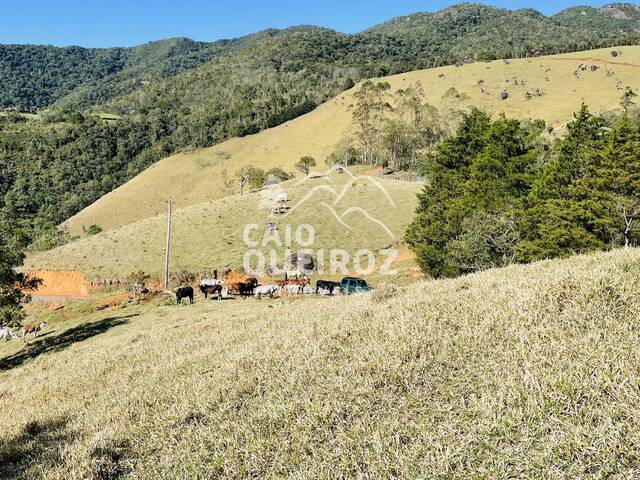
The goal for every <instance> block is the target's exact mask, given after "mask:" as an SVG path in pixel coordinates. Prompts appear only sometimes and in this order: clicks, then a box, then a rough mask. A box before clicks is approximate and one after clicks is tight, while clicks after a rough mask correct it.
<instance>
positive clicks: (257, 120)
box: [0, 4, 640, 228]
mask: <svg viewBox="0 0 640 480" xmlns="http://www.w3.org/2000/svg"><path fill="white" fill-rule="evenodd" d="M620 8H621V9H623V10H618V7H615V8H614V7H609V9H608V10H607V9H599V10H596V9H586V8H585V9H584V14H583V12H582V11H581V12H580V13H579V16H578V19H575V18H574V17H575V15H573V14H571V12H567V13H565V14H560V15H558V16H556V17H545V16H544V15H542V14H539V13H537V12H534V11H532V10H520V11H509V10H504V9H498V8H494V7H485V6H479V5H471V4H461V5H458V6H454V7H451V8H448V9H446V10H443V11H441V12H438V13H434V14H418V15H414V16H411V17H406V18H404V19H397V20H394V21H392V22H389V23H387V24H383V25H381V26H378V27H375V28H373V29H371V30H368V31H365V32H363V33H361V34H356V35H345V34H341V33H337V32H334V31H331V30H327V29H321V28H316V27H297V28H291V29H287V30H283V31H266V32H262V33H259V34H257V35H254V36H249V37H245V38H243V39H239V40H236V41H231V42H224V41H222V42H217V43H214V44H203V43H199V42H192V41H190V40H169V41H166V42H157V43H155V44H148V45H144V46H140V47H135V48H133V49H113V50H86V49H79V48H75V47H73V48H70V49H55V48H53V47H32V46H24V47H19V46H18V47H16V46H12V47H3V48H5V53H4V54H3V55H0V65H1V66H0V70H2V71H3V72H6V73H3V74H2V75H0V78H1V79H2V80H0V99H2V100H1V101H0V105H4V106H10V105H14V106H18V107H20V108H27V109H33V108H38V107H43V106H46V105H50V104H51V103H55V105H54V108H53V109H52V110H50V111H49V112H48V113H46V114H44V115H42V116H41V119H40V120H39V121H35V120H29V121H24V120H23V119H21V118H19V117H16V116H12V117H6V118H5V119H3V120H2V122H1V123H0V171H4V172H5V174H4V175H3V176H4V178H5V179H6V181H3V182H2V187H0V188H2V192H0V194H1V195H2V197H0V209H1V210H2V211H4V213H5V214H7V215H8V216H9V217H10V218H11V219H13V220H16V221H19V222H21V223H22V224H23V225H25V226H27V227H29V228H32V227H33V226H40V227H41V226H43V225H47V226H51V225H52V224H57V223H59V222H61V221H63V220H65V219H66V218H68V217H69V216H71V215H73V214H74V213H76V212H77V211H79V210H81V209H82V208H83V207H85V206H87V205H88V204H90V203H92V202H93V201H94V200H96V199H97V198H99V197H100V196H102V195H103V194H105V193H107V192H109V191H110V190H112V189H113V188H115V187H117V186H118V185H121V184H122V183H123V182H125V181H126V180H128V179H130V178H131V177H132V176H133V175H135V174H137V173H139V172H140V171H141V170H142V169H144V168H146V167H147V166H149V165H150V164H152V163H153V162H155V161H157V160H159V159H160V158H163V157H166V156H168V155H169V154H171V153H174V152H176V151H180V150H183V149H188V148H193V147H205V146H210V145H213V144H215V143H218V142H220V141H223V140H225V139H227V138H229V137H233V136H244V135H247V134H251V133H256V132H258V131H260V130H263V129H265V128H269V127H273V126H276V125H279V124H281V123H283V122H285V121H287V120H290V119H292V118H295V117H297V116H299V115H301V114H303V113H306V112H308V111H310V110H312V109H313V108H315V107H316V106H317V105H318V104H320V103H322V102H324V101H325V100H327V99H328V98H330V97H332V96H334V95H336V94H337V93H339V92H341V91H344V90H346V89H348V88H350V87H351V86H353V85H354V82H356V81H358V80H360V79H363V78H368V77H375V76H380V75H385V74H389V73H397V72H404V71H408V70H413V69H417V68H422V67H428V66H434V65H442V64H453V63H458V64H461V63H465V62H470V61H474V60H487V59H491V58H500V57H522V56H534V55H540V54H545V53H556V52H564V51H572V50H577V49H586V48H591V47H598V46H610V45H615V44H621V43H634V42H636V43H637V42H639V41H640V33H638V29H639V28H640V27H639V23H638V18H637V17H638V16H637V7H634V6H632V5H627V6H622V7H620ZM612 9H613V10H612ZM620 12H622V13H620ZM625 12H626V13H625ZM621 17H624V18H621ZM592 26H593V27H592ZM6 52H9V53H6ZM198 65H199V66H198ZM193 67H196V68H193ZM180 72H182V73H180ZM175 74H177V75H175ZM122 94H125V95H122ZM89 106H91V107H90V108H87V107H89ZM74 110H76V111H74ZM104 112H108V113H113V114H118V115H119V118H120V119H119V120H117V121H116V122H114V121H111V122H105V121H101V120H99V119H98V114H99V113H104ZM256 160H257V161H259V158H258V159H256ZM35 172H37V175H36V174H34V173H35ZM70 172H72V174H71V173H70ZM61 179H63V180H61ZM53 191H55V192H57V193H53ZM40 227H39V228H40ZM47 228H48V227H47Z"/></svg>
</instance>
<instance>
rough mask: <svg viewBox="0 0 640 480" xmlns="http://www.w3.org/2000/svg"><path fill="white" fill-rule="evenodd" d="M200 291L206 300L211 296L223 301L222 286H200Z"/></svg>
mask: <svg viewBox="0 0 640 480" xmlns="http://www.w3.org/2000/svg"><path fill="white" fill-rule="evenodd" d="M200 291H201V292H202V294H203V295H204V298H205V299H206V298H208V296H209V295H216V296H217V297H218V300H222V285H202V284H201V285H200Z"/></svg>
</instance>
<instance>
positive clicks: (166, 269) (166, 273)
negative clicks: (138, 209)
mask: <svg viewBox="0 0 640 480" xmlns="http://www.w3.org/2000/svg"><path fill="white" fill-rule="evenodd" d="M167 204H168V207H169V209H168V212H167V247H166V249H165V253H164V289H165V290H169V250H170V248H171V197H169V201H168V202H167Z"/></svg>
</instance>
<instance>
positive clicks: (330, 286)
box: [316, 280, 340, 295]
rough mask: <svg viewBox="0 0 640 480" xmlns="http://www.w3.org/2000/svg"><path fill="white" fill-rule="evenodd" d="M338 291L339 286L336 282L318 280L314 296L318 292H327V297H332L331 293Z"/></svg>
mask: <svg viewBox="0 0 640 480" xmlns="http://www.w3.org/2000/svg"><path fill="white" fill-rule="evenodd" d="M336 288H337V289H338V290H339V289H340V284H339V283H338V282H331V281H329V280H318V281H317V282H316V295H317V294H318V290H320V289H322V290H329V295H333V291H334V290H335V289H336Z"/></svg>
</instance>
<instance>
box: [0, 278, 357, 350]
mask: <svg viewBox="0 0 640 480" xmlns="http://www.w3.org/2000/svg"><path fill="white" fill-rule="evenodd" d="M343 281H344V280H343ZM199 289H200V293H201V294H202V295H203V296H204V298H205V299H207V298H208V297H209V295H211V296H212V297H214V298H217V299H218V300H222V299H223V298H233V297H235V296H240V297H244V298H246V297H255V298H256V299H258V300H260V299H261V298H262V297H264V296H266V297H269V298H273V297H274V295H286V296H294V295H313V294H316V295H318V294H324V295H334V294H336V293H337V294H341V293H343V289H342V286H341V283H339V282H332V281H328V280H318V281H317V282H316V288H315V289H314V288H313V287H312V286H311V282H310V281H309V279H308V278H307V277H306V276H296V277H295V278H288V276H287V275H285V278H284V280H278V281H272V282H271V283H267V284H264V285H263V284H260V282H259V281H258V279H257V278H243V279H242V280H237V279H236V280H234V279H232V278H228V279H227V281H226V282H225V281H224V280H221V279H218V275H217V271H214V278H210V279H203V280H201V281H200V283H199ZM173 293H174V295H175V298H176V300H177V303H178V305H180V304H181V303H182V301H183V300H187V299H188V301H189V303H191V304H192V303H193V302H194V297H195V290H194V288H193V287H192V286H189V285H186V286H182V287H180V288H178V289H177V290H176V291H175V292H173ZM344 293H348V292H344ZM46 325H47V324H46V323H45V322H34V323H28V324H25V325H24V326H22V327H21V328H19V329H11V328H9V327H6V326H5V327H0V341H5V342H7V341H9V340H13V339H17V338H22V339H23V340H24V341H25V342H26V341H27V338H28V337H27V336H28V335H29V334H33V337H34V338H36V337H37V336H38V334H39V333H41V332H42V331H43V330H44V328H45V327H46Z"/></svg>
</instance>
